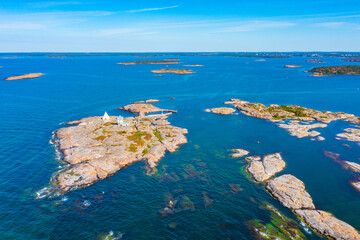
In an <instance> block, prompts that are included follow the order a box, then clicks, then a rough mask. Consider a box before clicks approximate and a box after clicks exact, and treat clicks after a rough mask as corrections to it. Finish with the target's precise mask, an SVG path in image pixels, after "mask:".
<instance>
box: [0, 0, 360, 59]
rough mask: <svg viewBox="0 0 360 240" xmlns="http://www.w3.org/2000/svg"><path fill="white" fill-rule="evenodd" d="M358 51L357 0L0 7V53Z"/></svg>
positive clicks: (76, 1) (11, 3)
mask: <svg viewBox="0 0 360 240" xmlns="http://www.w3.org/2000/svg"><path fill="white" fill-rule="evenodd" d="M261 51H269V52H284V51H357V52H359V51H360V1H359V0H341V1H340V0H337V1H335V0H311V1H310V0H301V1H299V0H251V1H250V0H222V1H221V0H217V1H213V0H179V1H178V0H151V1H149V0H131V1H128V0H126V1H125V0H59V1H41V0H39V1H36V0H1V1H0V52H261Z"/></svg>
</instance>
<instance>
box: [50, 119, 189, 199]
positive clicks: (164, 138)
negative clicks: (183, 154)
mask: <svg viewBox="0 0 360 240" xmlns="http://www.w3.org/2000/svg"><path fill="white" fill-rule="evenodd" d="M167 117H168V115H166V114H165V115H163V114H158V115H151V116H147V117H146V118H142V117H136V118H133V117H128V118H124V119H123V123H126V124H122V125H118V124H117V123H116V117H113V116H112V117H110V119H108V120H103V119H102V117H88V118H83V119H81V120H78V121H73V122H72V124H77V125H75V126H70V127H65V128H62V129H59V130H58V131H57V132H56V134H55V140H54V144H55V146H56V147H57V148H58V149H59V150H60V152H61V153H63V159H62V160H63V161H64V162H66V163H68V166H67V167H66V168H64V170H61V171H60V172H58V173H57V174H56V176H55V177H53V179H52V181H51V186H54V188H53V189H52V191H57V192H60V193H64V192H67V191H69V190H72V189H76V188H79V187H84V186H88V185H91V184H93V183H94V182H96V181H98V180H101V179H104V178H107V177H109V176H111V175H112V174H114V173H116V172H117V171H118V170H120V169H121V168H124V167H126V166H128V165H130V164H132V163H134V162H137V161H141V160H146V161H147V163H148V165H149V166H150V167H151V168H153V167H155V166H156V165H157V163H158V161H159V160H160V159H161V158H162V157H163V156H164V155H165V152H166V151H168V152H174V151H176V150H177V149H178V148H179V146H180V145H182V144H185V143H187V139H186V137H185V134H187V132H188V131H187V130H186V129H184V128H179V127H175V126H171V125H170V124H169V122H168V121H167V120H166V118H167Z"/></svg>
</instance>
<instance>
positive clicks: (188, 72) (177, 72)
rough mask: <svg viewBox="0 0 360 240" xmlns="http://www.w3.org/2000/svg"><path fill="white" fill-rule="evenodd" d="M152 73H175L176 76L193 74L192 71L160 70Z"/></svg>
mask: <svg viewBox="0 0 360 240" xmlns="http://www.w3.org/2000/svg"><path fill="white" fill-rule="evenodd" d="M151 72H152V73H175V74H193V73H195V72H193V71H192V70H189V69H160V70H153V71H151Z"/></svg>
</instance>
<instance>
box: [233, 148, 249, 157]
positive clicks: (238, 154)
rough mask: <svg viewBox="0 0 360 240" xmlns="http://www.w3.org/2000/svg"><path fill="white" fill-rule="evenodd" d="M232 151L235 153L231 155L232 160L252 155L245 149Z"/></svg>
mask: <svg viewBox="0 0 360 240" xmlns="http://www.w3.org/2000/svg"><path fill="white" fill-rule="evenodd" d="M232 151H233V152H234V153H232V154H231V157H232V158H240V157H243V156H246V155H248V154H249V153H250V152H249V151H247V150H245V149H241V148H238V149H233V150H232Z"/></svg>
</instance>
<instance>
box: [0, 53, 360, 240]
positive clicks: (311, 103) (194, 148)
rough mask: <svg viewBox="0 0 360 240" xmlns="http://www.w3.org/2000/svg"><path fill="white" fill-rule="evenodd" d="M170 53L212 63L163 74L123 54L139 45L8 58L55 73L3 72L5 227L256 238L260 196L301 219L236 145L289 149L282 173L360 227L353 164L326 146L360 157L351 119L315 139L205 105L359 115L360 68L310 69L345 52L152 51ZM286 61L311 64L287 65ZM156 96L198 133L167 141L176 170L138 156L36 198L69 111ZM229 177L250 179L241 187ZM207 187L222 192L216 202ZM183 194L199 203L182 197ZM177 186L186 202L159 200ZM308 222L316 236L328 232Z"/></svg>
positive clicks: (3, 62) (97, 111) (7, 67)
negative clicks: (314, 58) (169, 204)
mask: <svg viewBox="0 0 360 240" xmlns="http://www.w3.org/2000/svg"><path fill="white" fill-rule="evenodd" d="M164 58H180V59H181V61H182V62H183V63H184V64H203V65H205V67H202V68H195V67H194V68H192V69H193V70H195V71H196V72H197V73H196V74H193V75H164V76H163V77H157V76H155V75H154V74H152V73H150V71H151V70H154V69H158V68H159V69H160V68H162V67H163V66H161V65H159V66H157V65H134V66H122V65H116V63H117V62H123V61H134V60H145V58H144V59H143V58H140V59H139V58H137V57H133V56H84V57H69V58H48V57H45V56H20V57H19V58H18V59H1V58H0V66H4V68H2V69H0V74H1V78H5V77H8V76H13V75H19V74H24V73H29V72H42V73H45V74H46V75H45V76H43V77H40V78H37V79H27V80H19V81H0V107H1V110H2V111H1V118H0V137H1V141H0V152H1V154H0V162H1V167H0V197H1V199H2V200H1V201H0V219H1V221H0V239H97V238H98V237H99V236H101V235H102V234H106V233H109V232H110V231H113V232H114V233H115V234H120V233H122V234H123V239H253V238H254V235H253V234H252V232H251V231H250V230H249V229H248V227H247V224H246V222H247V221H249V220H252V219H261V220H263V221H264V222H265V223H266V222H268V221H269V219H270V218H269V212H268V211H267V210H265V209H262V208H260V207H259V206H260V205H262V202H263V201H267V202H268V203H270V204H272V205H274V206H276V207H277V208H278V209H279V210H280V211H281V212H282V213H283V214H285V215H286V216H288V217H291V218H293V219H296V218H295V216H294V215H293V214H292V213H291V211H289V210H287V209H286V208H284V207H282V206H281V205H280V204H279V203H278V202H277V201H276V200H275V199H273V198H272V197H271V196H270V195H269V194H268V193H267V192H266V191H265V190H264V188H263V186H262V185H259V184H254V183H253V182H251V181H249V179H248V176H247V175H246V174H244V173H243V171H242V168H243V167H244V166H245V164H246V163H245V161H244V160H241V159H231V158H230V157H229V151H228V150H229V149H232V148H245V149H248V150H250V151H251V153H252V154H257V155H262V154H269V153H274V152H281V153H282V154H283V158H284V160H285V161H286V162H287V167H286V169H285V171H284V173H291V174H293V175H295V176H296V177H298V178H299V179H301V180H302V181H304V183H305V184H306V187H307V189H308V191H309V193H310V194H311V195H312V197H313V200H314V203H315V205H316V206H317V207H318V208H321V209H323V210H326V211H330V212H332V213H333V214H335V216H337V217H338V218H339V219H341V220H344V221H346V222H348V223H349V224H351V225H352V226H354V227H355V228H357V229H360V218H359V213H360V204H359V203H360V193H359V192H357V191H356V190H355V189H354V188H353V187H352V186H350V185H349V183H348V181H349V180H351V179H353V178H354V177H355V175H354V174H353V173H351V172H349V171H347V170H345V169H343V168H342V167H341V166H340V165H339V163H336V162H334V161H332V160H331V159H329V158H326V157H325V156H324V155H323V153H322V151H323V150H328V151H333V152H337V153H340V154H341V157H342V158H343V159H346V160H350V161H354V162H359V159H358V157H360V147H359V146H357V145H356V144H355V143H351V142H344V141H338V140H335V138H334V137H335V134H337V133H339V132H341V130H342V129H344V128H346V127H348V126H349V124H348V123H345V122H342V121H337V122H333V123H331V124H329V127H328V128H325V129H320V130H319V131H320V132H322V135H323V136H324V137H325V138H326V141H324V142H312V141H310V139H309V138H305V139H298V138H295V137H292V136H290V135H289V134H288V133H287V132H286V131H285V130H284V129H281V128H278V127H276V126H275V125H274V124H273V123H271V122H268V121H265V120H261V119H256V118H251V117H247V116H244V115H242V114H239V115H231V116H219V115H215V114H210V113H205V112H204V111H203V110H204V109H205V108H211V107H220V106H223V104H222V102H223V101H225V100H227V99H229V98H240V99H243V100H247V101H254V102H262V103H264V104H271V103H276V104H297V105H301V106H305V107H310V108H314V109H317V110H330V111H343V112H346V113H353V114H356V115H358V116H360V104H359V103H360V91H359V88H360V77H359V76H329V77H322V78H315V77H311V76H310V75H309V74H307V73H304V71H305V70H308V69H310V68H312V67H315V66H327V65H340V64H341V65H346V64H348V63H346V62H342V61H341V60H340V59H339V58H322V59H323V60H324V61H326V62H327V63H326V64H317V63H306V62H305V61H306V59H308V58H305V57H294V58H291V59H267V61H266V62H256V61H254V59H253V58H232V57H223V56H176V55H175V56H174V55H171V56H170V55H169V56H161V57H153V58H146V59H150V60H152V59H159V60H161V59H164ZM285 64H299V65H302V67H301V68H294V69H285V68H283V66H284V65H285ZM168 96H171V97H173V98H175V99H174V100H171V99H170V98H168ZM148 98H155V99H161V100H163V101H162V102H160V103H158V104H157V106H159V107H164V108H173V109H177V110H178V114H174V115H172V116H171V117H170V118H169V120H170V122H171V123H172V124H173V125H175V126H179V127H184V128H187V129H188V130H189V134H188V135H187V137H188V141H189V143H188V144H186V145H183V146H182V147H181V148H180V150H179V151H178V152H176V153H173V154H170V153H167V154H166V156H165V157H164V158H163V159H162V160H161V162H160V164H159V166H158V169H159V170H160V172H163V168H164V167H165V168H166V172H167V173H170V176H172V177H165V178H161V176H147V175H146V171H145V169H144V166H145V164H144V163H143V162H138V163H136V164H134V165H132V166H130V167H128V168H126V169H122V170H121V171H119V172H118V173H117V174H115V175H114V176H112V177H110V178H108V179H105V180H103V181H99V182H97V183H95V184H94V185H92V186H90V187H87V188H83V189H79V190H76V191H72V192H69V193H67V194H66V195H65V196H62V197H59V198H55V199H49V198H44V199H40V200H37V199H35V197H34V193H35V192H36V191H38V190H39V189H41V188H43V187H45V186H46V185H47V184H48V182H49V179H50V178H51V176H52V174H53V173H54V172H56V171H58V170H59V167H60V166H61V163H60V162H59V161H58V160H57V157H56V153H55V150H54V147H53V145H51V144H50V143H49V140H50V139H51V137H52V133H53V131H55V130H56V129H58V128H60V127H62V125H61V124H62V123H64V122H68V121H72V120H76V119H80V118H83V117H87V116H94V115H102V114H103V112H104V111H105V110H106V111H108V113H109V114H111V115H118V114H122V115H130V114H128V113H124V112H121V111H119V110H117V109H116V108H117V107H119V106H122V105H126V104H128V103H129V102H132V101H138V100H144V99H148ZM344 143H347V144H349V146H350V148H349V147H348V146H344V145H343V144H344ZM231 184H236V185H237V186H240V187H241V189H242V191H239V192H234V191H231V188H230V186H232V185H231ZM229 185H230V186H229ZM204 193H205V194H206V196H208V197H209V198H211V199H212V200H213V201H210V202H211V204H210V205H209V206H206V204H205V203H204V197H203V196H204ZM185 196H186V197H188V198H189V199H190V200H191V201H192V202H193V206H190V207H189V208H181V207H180V206H179V205H180V202H181V200H182V199H184V198H185ZM171 197H172V198H173V199H174V200H179V202H178V203H177V204H178V206H179V207H178V211H176V213H173V214H169V215H166V216H163V215H164V214H162V213H163V211H162V210H161V209H162V208H164V207H166V201H167V200H168V199H169V198H171ZM210 202H209V201H208V202H207V203H210ZM169 224H170V225H169ZM175 225H176V226H175ZM302 230H303V232H304V234H306V236H307V238H308V239H319V238H320V237H319V236H317V235H316V234H315V233H313V232H310V233H307V232H306V231H305V230H304V228H302Z"/></svg>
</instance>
